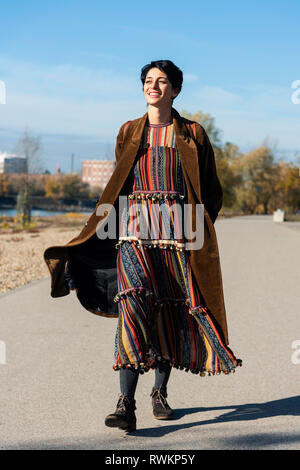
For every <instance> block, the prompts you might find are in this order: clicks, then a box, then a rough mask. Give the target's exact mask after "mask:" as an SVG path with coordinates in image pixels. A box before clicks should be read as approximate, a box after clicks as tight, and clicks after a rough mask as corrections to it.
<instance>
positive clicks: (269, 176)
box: [236, 146, 278, 214]
mask: <svg viewBox="0 0 300 470" xmlns="http://www.w3.org/2000/svg"><path fill="white" fill-rule="evenodd" d="M236 169H237V170H238V171H239V172H240V174H241V175H242V180H243V184H242V185H241V186H239V187H238V188H237V192H236V194H237V200H238V202H239V204H240V207H241V208H242V209H243V210H244V211H246V212H250V213H252V214H253V213H257V212H258V211H262V212H264V213H265V214H268V211H269V205H270V202H271V199H272V197H273V195H274V187H275V186H276V184H277V181H278V171H277V168H276V165H275V162H274V155H273V152H272V151H271V149H270V148H269V147H263V146H260V147H258V148H257V149H255V150H251V151H250V152H248V153H247V154H245V155H242V156H240V157H239V159H238V162H237V165H236ZM260 208H261V209H260Z"/></svg>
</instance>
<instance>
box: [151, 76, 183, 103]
mask: <svg viewBox="0 0 300 470" xmlns="http://www.w3.org/2000/svg"><path fill="white" fill-rule="evenodd" d="M178 93H179V91H178V90H177V89H174V88H173V86H172V84H171V82H170V81H169V79H168V77H167V75H166V74H165V73H164V72H162V71H161V70H159V69H158V68H153V69H150V70H149V71H148V73H147V75H146V78H145V83H144V95H145V99H146V101H147V103H148V104H151V105H152V106H157V107H164V106H172V102H173V100H172V99H173V98H175V97H176V96H177V95H178Z"/></svg>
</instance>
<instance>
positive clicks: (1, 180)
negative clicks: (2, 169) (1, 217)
mask: <svg viewBox="0 0 300 470" xmlns="http://www.w3.org/2000/svg"><path fill="white" fill-rule="evenodd" d="M8 188H9V185H8V179H7V175H6V174H5V173H0V196H7V195H8Z"/></svg>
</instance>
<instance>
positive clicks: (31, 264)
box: [0, 227, 80, 293]
mask: <svg viewBox="0 0 300 470" xmlns="http://www.w3.org/2000/svg"><path fill="white" fill-rule="evenodd" d="M79 232H80V229H79V227H75V228H74V227H72V228H71V227H69V228H62V227H55V228H53V227H49V228H44V229H42V230H40V231H38V232H33V233H32V232H20V233H0V293H3V292H7V291H9V290H11V289H15V288H16V287H20V286H24V285H25V284H28V283H29V282H32V281H36V280H38V279H42V278H44V277H48V276H49V271H48V268H47V265H46V263H45V261H44V258H43V253H44V250H45V249H46V248H48V247H49V246H52V245H64V244H65V243H68V241H70V240H71V239H72V238H74V237H75V236H76V235H78V233H79Z"/></svg>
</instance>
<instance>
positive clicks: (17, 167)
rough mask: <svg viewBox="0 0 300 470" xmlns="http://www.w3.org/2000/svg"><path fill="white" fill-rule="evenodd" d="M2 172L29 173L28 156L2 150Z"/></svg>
mask: <svg viewBox="0 0 300 470" xmlns="http://www.w3.org/2000/svg"><path fill="white" fill-rule="evenodd" d="M0 173H27V163H26V158H25V157H19V156H17V155H16V154H14V153H6V152H0Z"/></svg>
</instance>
